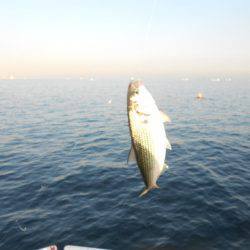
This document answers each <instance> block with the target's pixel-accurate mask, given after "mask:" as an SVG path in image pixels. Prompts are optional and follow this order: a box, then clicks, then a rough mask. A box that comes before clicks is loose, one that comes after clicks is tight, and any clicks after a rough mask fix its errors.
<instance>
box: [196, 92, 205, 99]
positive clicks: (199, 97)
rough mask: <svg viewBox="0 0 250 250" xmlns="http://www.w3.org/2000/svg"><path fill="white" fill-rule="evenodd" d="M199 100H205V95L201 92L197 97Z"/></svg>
mask: <svg viewBox="0 0 250 250" xmlns="http://www.w3.org/2000/svg"><path fill="white" fill-rule="evenodd" d="M196 98H197V99H199V100H201V99H203V98H204V96H203V94H202V93H201V92H199V93H198V94H197V96H196Z"/></svg>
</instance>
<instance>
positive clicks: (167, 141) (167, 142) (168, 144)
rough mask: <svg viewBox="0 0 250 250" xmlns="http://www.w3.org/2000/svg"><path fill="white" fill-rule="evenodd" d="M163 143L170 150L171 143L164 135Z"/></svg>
mask: <svg viewBox="0 0 250 250" xmlns="http://www.w3.org/2000/svg"><path fill="white" fill-rule="evenodd" d="M165 145H166V148H167V149H169V150H172V147H171V144H170V142H169V140H168V138H167V137H166V141H165Z"/></svg>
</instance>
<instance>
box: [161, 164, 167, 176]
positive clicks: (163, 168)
mask: <svg viewBox="0 0 250 250" xmlns="http://www.w3.org/2000/svg"><path fill="white" fill-rule="evenodd" d="M167 169H168V165H167V164H166V163H164V164H163V167H162V170H161V173H160V175H162V174H163V173H164V172H165V171H166V170H167Z"/></svg>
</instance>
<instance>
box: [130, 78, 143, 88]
mask: <svg viewBox="0 0 250 250" xmlns="http://www.w3.org/2000/svg"><path fill="white" fill-rule="evenodd" d="M140 86H143V83H142V81H141V80H133V81H132V82H130V84H129V87H128V88H129V89H131V90H132V89H138V88H139V87H140Z"/></svg>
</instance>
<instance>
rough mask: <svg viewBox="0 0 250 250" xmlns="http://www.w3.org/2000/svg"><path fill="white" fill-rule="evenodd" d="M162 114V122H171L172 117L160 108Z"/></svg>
mask: <svg viewBox="0 0 250 250" xmlns="http://www.w3.org/2000/svg"><path fill="white" fill-rule="evenodd" d="M160 116H161V119H162V122H167V123H170V122H171V119H170V117H169V116H168V115H167V114H165V113H164V112H162V111H161V110H160Z"/></svg>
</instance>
